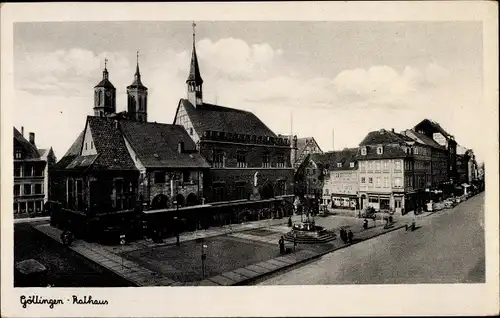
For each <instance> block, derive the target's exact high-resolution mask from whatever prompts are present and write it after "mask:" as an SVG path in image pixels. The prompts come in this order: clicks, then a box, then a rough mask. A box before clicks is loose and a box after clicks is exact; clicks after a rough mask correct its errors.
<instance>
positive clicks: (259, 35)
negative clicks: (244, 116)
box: [14, 21, 488, 159]
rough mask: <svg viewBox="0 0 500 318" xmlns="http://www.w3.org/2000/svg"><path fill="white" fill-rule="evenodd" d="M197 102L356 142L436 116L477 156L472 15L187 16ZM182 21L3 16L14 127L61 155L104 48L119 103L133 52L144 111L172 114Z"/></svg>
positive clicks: (158, 117) (327, 146) (85, 108)
mask: <svg viewBox="0 0 500 318" xmlns="http://www.w3.org/2000/svg"><path fill="white" fill-rule="evenodd" d="M196 25H197V26H196V50H197V53H198V59H199V63H200V70H201V75H202V77H203V79H204V86H203V93H204V101H205V102H208V103H217V104H219V105H223V106H228V107H233V108H238V109H244V110H249V111H252V112H254V113H255V114H256V115H257V116H258V117H259V118H260V119H261V120H262V121H263V122H264V123H265V124H266V125H267V126H268V127H270V128H271V129H272V130H273V131H274V132H275V133H277V134H278V133H281V134H290V133H293V134H294V135H298V136H299V137H310V136H312V137H314V138H315V139H316V141H317V142H318V143H319V145H320V147H321V148H322V150H323V151H329V150H332V149H335V150H339V149H342V148H344V147H356V146H357V145H358V144H359V143H360V142H361V140H362V139H363V138H364V137H365V136H366V134H367V133H368V132H370V131H373V130H379V129H381V128H385V129H392V128H394V129H395V130H396V131H402V130H404V129H408V128H412V127H413V126H415V125H416V124H417V123H419V122H420V121H421V120H423V119H424V118H429V119H432V120H435V121H437V122H439V123H440V124H441V126H442V127H443V128H444V129H446V130H447V131H448V132H449V133H450V134H452V135H454V136H455V139H456V140H457V142H458V143H459V144H461V145H463V146H464V147H466V148H472V149H473V150H474V152H475V153H476V156H477V157H478V158H479V159H481V158H484V156H485V154H486V153H487V152H488V149H484V148H485V146H486V145H485V143H484V141H482V140H481V136H482V131H481V121H482V120H483V117H484V114H485V112H486V111H487V109H486V108H485V106H484V105H483V101H482V90H483V87H482V77H483V69H482V67H483V60H482V57H483V52H482V45H483V44H482V43H483V42H482V24H481V23H480V22H404V23H403V22H401V23H400V22H223V21H220V22H214V21H197V22H196ZM192 32H193V30H192V26H191V22H189V21H182V22H172V21H169V22H152V21H151V22H44V23H40V22H37V23H16V24H15V25H14V88H15V106H14V126H15V127H17V128H18V129H20V127H21V126H24V132H25V136H26V135H27V134H28V132H31V131H33V132H35V133H36V143H37V145H38V146H39V147H40V148H46V147H49V146H52V147H53V148H54V150H55V153H56V156H57V157H58V159H60V158H61V157H62V156H63V155H64V153H65V152H66V151H67V150H68V148H69V147H70V146H71V144H72V143H73V141H74V140H75V139H76V137H77V136H78V134H79V133H80V132H81V131H82V130H83V128H84V126H85V116H87V115H93V98H94V94H93V87H94V86H95V85H96V84H97V83H98V82H99V81H100V80H101V78H102V69H103V66H104V58H107V59H108V67H107V69H108V71H109V79H110V81H111V82H112V83H113V84H114V86H115V87H116V89H117V111H123V110H125V109H126V101H127V100H126V86H127V85H130V84H131V83H132V81H133V77H134V72H135V66H136V52H137V51H139V64H140V69H141V74H142V82H143V83H144V85H145V86H147V87H148V89H149V97H148V119H149V120H150V121H156V122H163V123H172V122H173V118H174V115H175V110H176V107H177V104H178V101H179V99H180V98H185V97H186V86H185V81H186V78H187V75H188V70H189V60H190V56H191V49H192Z"/></svg>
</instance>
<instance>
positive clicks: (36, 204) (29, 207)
mask: <svg viewBox="0 0 500 318" xmlns="http://www.w3.org/2000/svg"><path fill="white" fill-rule="evenodd" d="M42 211H43V201H42V200H39V201H28V202H14V213H15V214H21V213H33V212H42Z"/></svg>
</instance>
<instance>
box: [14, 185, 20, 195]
mask: <svg viewBox="0 0 500 318" xmlns="http://www.w3.org/2000/svg"><path fill="white" fill-rule="evenodd" d="M19 195H21V185H20V184H15V185H14V196H19Z"/></svg>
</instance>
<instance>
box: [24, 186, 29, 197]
mask: <svg viewBox="0 0 500 318" xmlns="http://www.w3.org/2000/svg"><path fill="white" fill-rule="evenodd" d="M30 194H31V184H25V185H24V195H30Z"/></svg>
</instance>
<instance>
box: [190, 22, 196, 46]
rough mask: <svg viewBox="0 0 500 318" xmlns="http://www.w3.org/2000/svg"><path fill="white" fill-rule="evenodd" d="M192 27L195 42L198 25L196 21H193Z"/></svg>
mask: <svg viewBox="0 0 500 318" xmlns="http://www.w3.org/2000/svg"><path fill="white" fill-rule="evenodd" d="M191 26H192V27H193V42H194V38H195V36H196V23H194V21H193V23H192V24H191Z"/></svg>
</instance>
